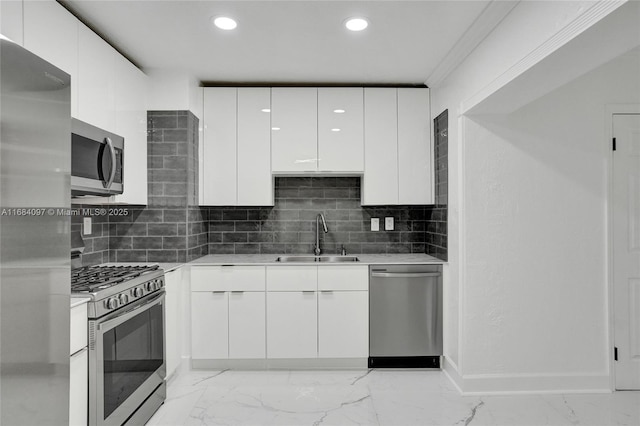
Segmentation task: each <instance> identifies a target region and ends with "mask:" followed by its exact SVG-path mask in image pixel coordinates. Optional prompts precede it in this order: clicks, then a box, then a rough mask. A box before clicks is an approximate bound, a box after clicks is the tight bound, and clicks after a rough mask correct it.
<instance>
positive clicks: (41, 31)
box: [2, 0, 78, 117]
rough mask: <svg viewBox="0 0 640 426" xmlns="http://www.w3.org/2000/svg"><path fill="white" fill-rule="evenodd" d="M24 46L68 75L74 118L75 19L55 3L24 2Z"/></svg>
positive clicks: (76, 61) (76, 77)
mask: <svg viewBox="0 0 640 426" xmlns="http://www.w3.org/2000/svg"><path fill="white" fill-rule="evenodd" d="M2 3H3V4H4V3H5V2H4V1H3V2H2ZM10 3H12V2H10ZM13 3H15V2H13ZM24 47H25V48H27V49H29V50H30V51H31V52H33V53H35V54H36V55H38V56H40V57H41V58H42V59H44V60H46V61H48V62H51V63H52V64H53V65H55V66H56V67H58V68H60V69H61V70H63V71H64V72H66V73H67V74H69V75H70V76H71V116H72V117H77V116H78V84H77V79H78V20H77V19H76V18H75V16H73V15H72V14H71V13H69V11H67V10H66V9H65V8H64V7H62V5H60V3H58V2H56V1H54V0H49V1H26V2H24Z"/></svg>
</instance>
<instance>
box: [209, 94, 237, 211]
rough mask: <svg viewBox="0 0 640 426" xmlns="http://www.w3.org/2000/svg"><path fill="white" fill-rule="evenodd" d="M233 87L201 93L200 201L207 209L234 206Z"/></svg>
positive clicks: (234, 104)
mask: <svg viewBox="0 0 640 426" xmlns="http://www.w3.org/2000/svg"><path fill="white" fill-rule="evenodd" d="M236 106H237V90H236V88H235V87H207V88H205V89H204V110H203V116H204V131H203V133H204V138H203V139H204V143H203V145H202V154H203V157H204V160H203V170H202V172H203V174H204V179H203V185H204V188H203V190H204V195H203V200H204V204H205V205H210V206H234V205H236V202H237V197H236V188H237V176H236V164H237V162H236Z"/></svg>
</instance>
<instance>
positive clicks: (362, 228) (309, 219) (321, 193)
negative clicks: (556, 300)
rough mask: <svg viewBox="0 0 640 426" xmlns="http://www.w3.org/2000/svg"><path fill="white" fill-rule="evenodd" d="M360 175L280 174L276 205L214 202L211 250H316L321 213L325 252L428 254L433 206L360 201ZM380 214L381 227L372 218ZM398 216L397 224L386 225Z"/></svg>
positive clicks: (279, 251) (306, 251)
mask: <svg viewBox="0 0 640 426" xmlns="http://www.w3.org/2000/svg"><path fill="white" fill-rule="evenodd" d="M360 188H361V187H360V178H359V177H276V179H275V206H274V207H209V208H207V209H206V210H207V214H208V224H209V253H211V254H217V253H235V254H241V253H296V254H302V253H312V252H313V247H314V245H315V226H316V216H317V215H318V213H323V214H324V216H325V218H326V221H327V227H328V228H329V232H328V233H327V234H324V233H321V235H320V241H321V247H322V250H323V252H324V253H328V254H336V253H339V252H340V250H341V247H342V245H344V247H345V249H346V250H347V252H348V253H424V252H425V238H426V235H425V230H426V228H427V207H425V206H383V207H362V206H361V205H360ZM372 217H377V218H380V223H381V227H380V229H381V230H380V231H377V232H373V231H371V230H370V219H371V218H372ZM385 217H393V218H394V222H395V229H394V230H393V231H385V230H384V218H385Z"/></svg>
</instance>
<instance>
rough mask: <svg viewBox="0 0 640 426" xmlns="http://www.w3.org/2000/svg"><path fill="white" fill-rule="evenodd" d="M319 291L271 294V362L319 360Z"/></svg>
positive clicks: (268, 297) (268, 306) (268, 330)
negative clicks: (279, 359) (279, 360)
mask: <svg viewBox="0 0 640 426" xmlns="http://www.w3.org/2000/svg"><path fill="white" fill-rule="evenodd" d="M317 308H318V305H317V300H316V292H315V291H309V292H306V291H296V292H273V293H269V292H268V293H267V358H316V357H317V356H318V348H317V342H318V340H317V336H318V333H317V332H318V328H317V326H318V322H317V310H318V309H317Z"/></svg>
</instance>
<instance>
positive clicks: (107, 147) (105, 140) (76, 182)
mask: <svg viewBox="0 0 640 426" xmlns="http://www.w3.org/2000/svg"><path fill="white" fill-rule="evenodd" d="M123 161H124V138H123V137H122V136H118V135H116V134H114V133H111V132H107V131H106V130H102V129H99V128H98V127H95V126H92V125H91V124H88V123H85V122H83V121H80V120H77V119H75V118H74V119H72V120H71V195H73V196H77V195H102V196H107V195H114V194H122V191H123V190H124V168H123V165H124V162H123Z"/></svg>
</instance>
